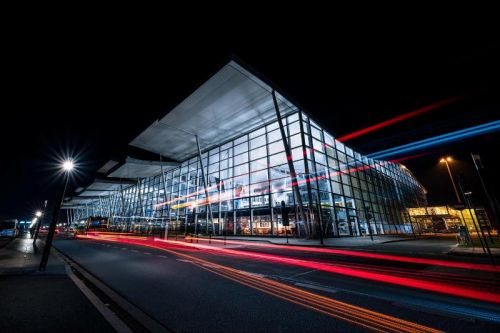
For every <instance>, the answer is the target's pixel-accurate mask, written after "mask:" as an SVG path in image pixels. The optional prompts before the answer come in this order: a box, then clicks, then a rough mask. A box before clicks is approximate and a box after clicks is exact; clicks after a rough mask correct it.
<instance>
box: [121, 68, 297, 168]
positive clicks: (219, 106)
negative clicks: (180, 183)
mask: <svg viewBox="0 0 500 333" xmlns="http://www.w3.org/2000/svg"><path fill="white" fill-rule="evenodd" d="M271 92H272V88H271V87H270V86H269V85H268V84H266V83H264V82H263V81H262V80H260V79H259V78H257V77H256V76H255V75H253V74H252V73H250V72H249V71H247V70H246V69H244V68H243V67H241V66H240V65H239V64H237V63H236V62H234V61H231V62H229V63H228V64H227V65H225V66H224V67H223V68H222V69H221V70H219V71H218V72H217V73H216V74H215V75H214V76H212V77H211V78H210V79H209V80H208V81H206V82H205V83H204V84H202V85H201V86H200V87H199V88H198V89H197V90H196V91H194V92H193V93H192V94H191V95H190V96H189V97H187V98H186V99H185V100H184V101H183V102H181V103H180V104H179V105H177V106H176V107H175V108H174V109H173V110H171V111H170V112H169V113H168V114H167V115H166V116H165V117H163V118H162V119H160V120H157V121H155V122H154V123H153V124H152V125H151V126H149V127H148V128H147V129H146V130H144V131H143V132H142V133H141V134H140V135H139V136H138V137H136V138H135V139H134V140H133V141H132V142H131V143H130V145H132V146H135V147H138V148H141V149H144V150H147V151H151V152H154V153H157V154H161V155H163V156H166V157H168V158H170V159H172V160H176V161H183V160H185V159H187V158H189V157H191V156H193V155H195V154H196V153H197V147H196V140H195V137H194V135H195V134H197V135H198V137H199V140H200V145H201V148H202V149H206V148H210V147H212V146H216V145H220V144H222V143H224V142H225V141H228V140H230V139H232V138H235V137H237V136H239V135H242V134H244V133H246V132H250V131H252V130H254V129H256V128H258V127H260V126H262V125H263V124H264V123H266V122H270V121H272V120H273V119H276V111H275V109H274V104H273V99H272V95H271ZM276 97H277V100H278V105H279V108H280V111H281V114H282V115H283V116H284V115H286V114H288V113H290V112H292V111H294V110H296V108H295V106H294V105H293V104H292V103H290V102H288V101H287V100H286V99H285V98H284V97H283V96H281V95H280V94H278V93H276Z"/></svg>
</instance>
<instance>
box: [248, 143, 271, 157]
mask: <svg viewBox="0 0 500 333" xmlns="http://www.w3.org/2000/svg"><path fill="white" fill-rule="evenodd" d="M266 155H267V148H266V146H264V147H260V148H257V149H254V150H251V151H250V159H252V160H257V159H259V158H262V157H265V156H266Z"/></svg>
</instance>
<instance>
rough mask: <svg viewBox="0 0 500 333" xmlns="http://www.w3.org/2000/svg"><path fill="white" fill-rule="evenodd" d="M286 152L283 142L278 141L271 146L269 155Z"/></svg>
mask: <svg viewBox="0 0 500 333" xmlns="http://www.w3.org/2000/svg"><path fill="white" fill-rule="evenodd" d="M284 150H285V146H283V141H276V142H274V143H271V144H269V154H270V155H272V154H275V153H279V152H282V151H284Z"/></svg>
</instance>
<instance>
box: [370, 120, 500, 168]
mask: <svg viewBox="0 0 500 333" xmlns="http://www.w3.org/2000/svg"><path fill="white" fill-rule="evenodd" d="M498 130H500V120H495V121H492V122H489V123H486V124H482V125H478V126H473V127H469V128H465V129H462V130H458V131H455V132H451V133H447V134H441V135H438V136H434V137H432V138H428V139H424V140H419V141H415V142H412V143H408V144H405V145H401V146H398V147H394V148H389V149H385V150H381V151H378V152H376V153H373V154H369V155H368V157H369V158H373V159H382V158H387V157H392V156H395V155H399V154H403V153H409V152H413V151H416V150H420V149H424V148H430V147H434V146H437V145H441V144H444V143H449V142H453V141H458V140H463V139H467V138H470V137H473V136H477V135H481V134H486V133H491V132H495V131H498Z"/></svg>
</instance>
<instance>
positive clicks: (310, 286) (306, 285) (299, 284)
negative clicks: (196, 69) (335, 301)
mask: <svg viewBox="0 0 500 333" xmlns="http://www.w3.org/2000/svg"><path fill="white" fill-rule="evenodd" d="M294 284H295V285H296V286H297V287H305V288H309V289H316V290H321V291H326V292H329V293H332V294H334V293H336V292H337V291H338V290H335V289H331V288H328V287H322V286H317V285H314V284H309V283H300V282H297V283H294Z"/></svg>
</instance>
